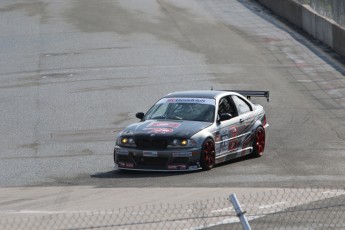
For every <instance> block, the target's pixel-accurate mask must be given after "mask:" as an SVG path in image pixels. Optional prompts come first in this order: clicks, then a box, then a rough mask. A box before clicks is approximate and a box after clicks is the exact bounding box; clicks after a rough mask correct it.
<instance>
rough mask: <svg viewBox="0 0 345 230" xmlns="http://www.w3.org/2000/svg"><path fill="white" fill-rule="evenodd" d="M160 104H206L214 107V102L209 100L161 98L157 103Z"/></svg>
mask: <svg viewBox="0 0 345 230" xmlns="http://www.w3.org/2000/svg"><path fill="white" fill-rule="evenodd" d="M162 103H194V104H208V105H215V104H216V103H215V100H214V99H210V98H163V99H161V100H160V101H158V102H157V104H162Z"/></svg>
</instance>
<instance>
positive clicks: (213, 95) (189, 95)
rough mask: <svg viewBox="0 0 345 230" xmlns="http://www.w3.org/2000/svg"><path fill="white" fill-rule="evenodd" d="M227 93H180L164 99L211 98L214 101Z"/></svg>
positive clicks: (197, 91)
mask: <svg viewBox="0 0 345 230" xmlns="http://www.w3.org/2000/svg"><path fill="white" fill-rule="evenodd" d="M229 94H230V92H228V91H213V90H195V91H180V92H173V93H169V94H167V95H165V96H164V98H173V97H187V98H212V99H216V98H217V97H219V96H223V95H229ZM234 94H235V93H234Z"/></svg>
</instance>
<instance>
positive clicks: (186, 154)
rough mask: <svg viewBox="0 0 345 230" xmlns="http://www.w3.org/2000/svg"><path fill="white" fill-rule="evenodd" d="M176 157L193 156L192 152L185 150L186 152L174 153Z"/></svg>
mask: <svg viewBox="0 0 345 230" xmlns="http://www.w3.org/2000/svg"><path fill="white" fill-rule="evenodd" d="M173 156H174V157H191V156H192V152H185V153H173Z"/></svg>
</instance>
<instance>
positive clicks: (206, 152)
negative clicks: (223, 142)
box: [200, 138, 216, 170]
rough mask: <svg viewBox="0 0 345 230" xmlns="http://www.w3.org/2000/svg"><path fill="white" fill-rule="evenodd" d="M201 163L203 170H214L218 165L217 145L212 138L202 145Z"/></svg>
mask: <svg viewBox="0 0 345 230" xmlns="http://www.w3.org/2000/svg"><path fill="white" fill-rule="evenodd" d="M200 162H201V168H202V169H203V170H210V169H212V168H213V166H214V165H215V163H216V151H215V145H214V141H213V140H212V139H211V138H207V139H206V140H205V141H204V143H203V144H202V149H201V154H200Z"/></svg>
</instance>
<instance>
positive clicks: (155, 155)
mask: <svg viewBox="0 0 345 230" xmlns="http://www.w3.org/2000/svg"><path fill="white" fill-rule="evenodd" d="M200 152H201V148H188V149H169V150H152V151H151V150H141V149H136V148H124V147H120V146H115V148H114V162H115V164H116V165H117V167H118V168H119V169H126V170H142V171H193V170H198V169H200V168H201V166H200Z"/></svg>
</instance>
